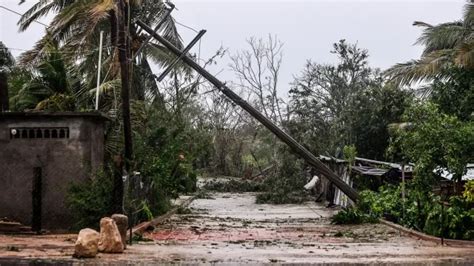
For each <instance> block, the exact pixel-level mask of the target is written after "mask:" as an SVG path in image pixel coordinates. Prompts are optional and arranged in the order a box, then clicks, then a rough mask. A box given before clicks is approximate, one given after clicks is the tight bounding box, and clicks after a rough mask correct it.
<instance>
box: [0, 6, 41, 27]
mask: <svg viewBox="0 0 474 266" xmlns="http://www.w3.org/2000/svg"><path fill="white" fill-rule="evenodd" d="M0 8H3V9H5V10H7V11H10V12H11V13H13V14H16V15H18V16H20V17H23V14H21V13H19V12H16V11H15V10H12V9H10V8H8V7H5V6H3V5H0ZM33 21H34V22H36V23H38V24H40V25H43V26H45V27H48V25H46V24H44V23H43V22H40V21H38V20H33Z"/></svg>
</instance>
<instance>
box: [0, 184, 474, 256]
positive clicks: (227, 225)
mask: <svg viewBox="0 0 474 266" xmlns="http://www.w3.org/2000/svg"><path fill="white" fill-rule="evenodd" d="M211 196H212V197H209V198H206V199H196V200H194V201H193V203H191V205H190V206H189V209H190V210H191V213H187V214H176V215H173V216H171V218H169V219H168V220H167V221H166V222H165V223H163V224H162V225H160V226H159V227H158V228H157V229H156V230H155V231H154V232H152V233H147V234H146V235H145V237H146V238H148V239H149V241H142V242H140V243H138V244H134V245H133V246H130V247H129V248H128V249H127V250H126V251H125V253H123V254H116V255H112V254H100V255H99V257H98V258H96V259H89V260H77V259H72V258H71V255H72V253H73V244H74V240H75V235H49V236H5V235H0V265H11V264H16V265H18V264H20V265H29V264H31V263H34V264H35V265H41V264H81V265H84V264H87V265H89V264H90V265H95V264H102V265H108V264H117V263H118V264H149V263H180V264H198V263H216V264H241V263H258V264H260V263H314V264H325V265H332V264H337V265H346V264H356V265H357V264H361V265H362V264H374V265H383V264H400V265H406V264H412V265H472V264H474V249H473V248H454V247H447V246H440V245H436V244H434V243H431V242H426V241H421V240H417V239H413V238H410V237H407V236H403V235H401V234H400V233H399V232H398V231H396V230H394V229H392V228H390V227H388V226H385V225H382V224H366V225H357V226H340V225H331V224H330V222H329V217H330V216H331V215H332V214H333V213H334V212H335V211H337V210H334V209H327V208H325V207H324V206H322V205H318V204H316V203H313V202H307V203H305V204H303V205H267V204H255V194H252V193H243V194H234V193H216V194H212V195H211ZM12 247H13V248H12Z"/></svg>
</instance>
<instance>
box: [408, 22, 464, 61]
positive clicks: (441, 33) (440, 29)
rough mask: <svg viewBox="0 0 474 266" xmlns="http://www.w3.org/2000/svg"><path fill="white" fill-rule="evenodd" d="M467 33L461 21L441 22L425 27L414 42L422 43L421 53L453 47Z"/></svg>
mask: <svg viewBox="0 0 474 266" xmlns="http://www.w3.org/2000/svg"><path fill="white" fill-rule="evenodd" d="M466 34H467V31H466V28H465V27H464V26H463V24H462V22H450V23H442V24H439V25H436V26H432V27H426V28H425V29H424V30H423V33H422V35H421V36H420V38H418V40H417V41H416V44H421V45H424V46H425V48H424V50H423V55H427V54H429V53H431V52H433V51H437V50H444V49H453V48H454V47H456V46H457V45H459V43H461V42H462V41H463V39H464V37H465V35H466Z"/></svg>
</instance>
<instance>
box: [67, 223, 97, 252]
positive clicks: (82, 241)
mask: <svg viewBox="0 0 474 266" xmlns="http://www.w3.org/2000/svg"><path fill="white" fill-rule="evenodd" d="M98 245H99V233H98V232H97V231H96V230H94V229H90V228H85V229H82V230H81V231H79V235H78V236H77V241H76V245H75V246H74V255H73V256H74V257H76V258H94V257H95V256H96V255H97V252H98Z"/></svg>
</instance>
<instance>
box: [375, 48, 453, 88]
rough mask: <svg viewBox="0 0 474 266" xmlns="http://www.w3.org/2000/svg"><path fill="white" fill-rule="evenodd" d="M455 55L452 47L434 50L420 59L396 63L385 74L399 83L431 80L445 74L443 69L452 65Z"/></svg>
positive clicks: (407, 83) (405, 83)
mask: <svg viewBox="0 0 474 266" xmlns="http://www.w3.org/2000/svg"><path fill="white" fill-rule="evenodd" d="M453 57H454V51H453V50H450V49H448V50H441V51H434V52H432V53H431V54H428V55H426V56H423V57H422V58H421V59H419V60H411V61H409V62H406V63H400V64H396V65H395V66H393V67H391V68H389V69H388V70H386V71H385V72H384V75H385V76H386V77H388V78H389V79H390V80H391V81H392V82H394V83H396V84H398V85H409V84H412V83H417V82H421V81H429V80H432V79H434V78H436V77H440V76H441V75H443V74H442V71H441V70H443V69H445V68H448V67H449V66H451V65H452V63H451V62H453Z"/></svg>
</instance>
